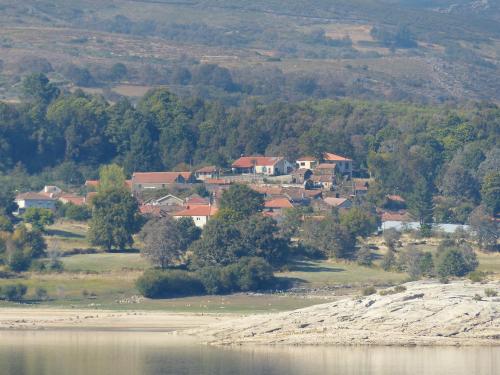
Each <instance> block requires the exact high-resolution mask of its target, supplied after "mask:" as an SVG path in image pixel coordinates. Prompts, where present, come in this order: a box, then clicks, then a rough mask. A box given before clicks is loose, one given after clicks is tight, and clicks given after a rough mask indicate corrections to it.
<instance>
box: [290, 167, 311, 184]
mask: <svg viewBox="0 0 500 375" xmlns="http://www.w3.org/2000/svg"><path fill="white" fill-rule="evenodd" d="M312 174H313V172H312V171H311V170H310V169H307V168H299V169H296V170H295V171H293V172H292V182H293V183H294V184H304V183H305V182H306V181H307V180H309V178H311V176H312Z"/></svg>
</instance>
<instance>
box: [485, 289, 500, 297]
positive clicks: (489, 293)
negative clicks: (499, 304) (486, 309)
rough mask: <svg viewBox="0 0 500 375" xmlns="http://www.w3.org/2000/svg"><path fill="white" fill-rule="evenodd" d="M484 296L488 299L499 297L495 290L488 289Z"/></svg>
mask: <svg viewBox="0 0 500 375" xmlns="http://www.w3.org/2000/svg"><path fill="white" fill-rule="evenodd" d="M484 295H485V296H486V297H496V296H497V295H498V292H497V291H496V290H495V289H491V288H486V289H485V290H484Z"/></svg>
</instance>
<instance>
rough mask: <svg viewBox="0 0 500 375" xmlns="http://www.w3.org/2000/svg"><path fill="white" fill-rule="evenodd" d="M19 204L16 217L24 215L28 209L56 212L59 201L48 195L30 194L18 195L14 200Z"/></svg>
mask: <svg viewBox="0 0 500 375" xmlns="http://www.w3.org/2000/svg"><path fill="white" fill-rule="evenodd" d="M14 201H15V202H16V204H17V207H18V208H17V211H16V212H14V214H16V215H22V214H23V213H24V212H25V211H26V210H27V209H28V208H45V209H47V210H51V211H55V209H56V202H57V200H56V199H54V198H52V197H49V196H48V195H46V194H40V193H35V192H28V193H22V194H18V195H17V196H16V198H15V200H14Z"/></svg>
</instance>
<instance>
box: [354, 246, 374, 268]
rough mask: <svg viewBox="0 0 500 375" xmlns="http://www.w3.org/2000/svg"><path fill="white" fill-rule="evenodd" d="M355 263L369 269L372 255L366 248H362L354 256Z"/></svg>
mask: <svg viewBox="0 0 500 375" xmlns="http://www.w3.org/2000/svg"><path fill="white" fill-rule="evenodd" d="M356 258H357V262H358V264H359V265H360V266H365V267H371V265H372V253H371V251H370V248H369V247H368V246H362V247H361V248H360V249H359V250H358V252H357V254H356Z"/></svg>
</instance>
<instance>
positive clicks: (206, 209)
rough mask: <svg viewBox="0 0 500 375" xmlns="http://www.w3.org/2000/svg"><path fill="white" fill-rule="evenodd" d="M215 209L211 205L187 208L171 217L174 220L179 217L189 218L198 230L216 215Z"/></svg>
mask: <svg viewBox="0 0 500 375" xmlns="http://www.w3.org/2000/svg"><path fill="white" fill-rule="evenodd" d="M217 211H218V209H217V207H214V206H212V205H210V204H209V205H203V206H202V205H196V206H187V207H186V209H185V210H182V211H179V212H176V213H175V214H174V215H173V217H174V218H175V219H180V218H181V217H190V218H192V219H193V221H194V225H196V226H197V227H198V228H203V227H204V226H205V225H206V224H207V223H208V221H209V220H210V218H211V217H212V216H214V215H215V214H216V213H217Z"/></svg>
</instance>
